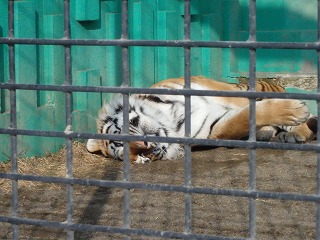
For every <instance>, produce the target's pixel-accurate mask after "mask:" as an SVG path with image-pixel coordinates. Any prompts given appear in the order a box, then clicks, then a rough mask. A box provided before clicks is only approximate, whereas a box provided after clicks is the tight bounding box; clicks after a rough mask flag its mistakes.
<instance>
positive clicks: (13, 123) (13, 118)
mask: <svg viewBox="0 0 320 240" xmlns="http://www.w3.org/2000/svg"><path fill="white" fill-rule="evenodd" d="M8 10H9V14H8V36H9V37H12V38H14V1H13V0H9V1H8ZM8 47H9V82H10V83H15V82H16V75H15V64H14V63H15V45H14V44H9V45H8ZM16 101H17V96H16V90H15V89H11V90H10V106H11V107H10V128H12V129H17V109H16V107H17V102H16ZM10 144H11V146H10V148H11V149H10V150H11V154H10V155H11V172H12V173H13V174H17V173H18V159H17V157H18V156H17V151H18V150H17V149H18V147H17V135H16V134H11V135H10ZM18 209H19V195H18V180H12V216H13V217H18ZM12 230H13V236H12V237H13V239H19V226H18V225H12Z"/></svg>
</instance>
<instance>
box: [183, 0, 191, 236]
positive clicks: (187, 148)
mask: <svg viewBox="0 0 320 240" xmlns="http://www.w3.org/2000/svg"><path fill="white" fill-rule="evenodd" d="M190 24H191V15H190V0H184V40H185V41H188V40H190ZM190 51H191V49H190V47H185V48H184V79H185V80H184V89H190V85H191V83H190V81H191V76H190V75H191V73H190V72H191V70H190V61H191V56H190ZM184 110H185V137H190V135H191V96H185V109H184ZM184 153H185V170H184V185H185V186H186V187H190V186H191V182H192V181H191V160H192V159H191V158H192V157H191V146H190V145H187V144H185V145H184ZM184 197H185V199H184V203H185V227H184V231H185V233H186V234H190V233H191V225H192V222H191V220H192V217H191V216H192V209H191V208H192V197H191V194H189V193H186V194H185V196H184Z"/></svg>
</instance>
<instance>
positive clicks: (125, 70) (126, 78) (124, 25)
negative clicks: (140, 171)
mask: <svg viewBox="0 0 320 240" xmlns="http://www.w3.org/2000/svg"><path fill="white" fill-rule="evenodd" d="M121 29H122V30H121V31H122V32H121V39H123V40H128V38H129V34H128V0H122V14H121ZM130 85H131V84H130V75H129V47H128V46H122V86H125V87H130ZM123 134H129V94H127V93H126V94H123ZM123 147H124V160H123V161H124V166H123V171H124V179H123V180H124V181H126V182H130V158H129V151H130V149H129V142H128V141H124V145H123ZM123 191H124V192H123V194H124V199H123V208H124V211H123V212H124V215H123V217H124V224H123V227H124V228H129V229H130V222H131V221H130V216H131V214H130V211H131V210H130V190H129V188H128V189H124V190H123ZM126 239H129V236H127V237H126Z"/></svg>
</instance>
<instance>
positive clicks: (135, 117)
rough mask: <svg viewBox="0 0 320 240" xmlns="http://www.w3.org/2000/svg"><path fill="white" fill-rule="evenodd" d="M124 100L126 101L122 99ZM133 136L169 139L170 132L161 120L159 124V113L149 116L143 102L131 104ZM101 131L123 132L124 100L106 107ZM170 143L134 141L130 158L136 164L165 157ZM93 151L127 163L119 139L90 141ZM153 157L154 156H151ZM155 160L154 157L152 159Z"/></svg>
mask: <svg viewBox="0 0 320 240" xmlns="http://www.w3.org/2000/svg"><path fill="white" fill-rule="evenodd" d="M118 99H120V100H122V98H118ZM129 108H130V109H129V134H131V135H140V136H167V135H168V133H167V130H166V129H165V128H164V127H163V126H162V125H161V123H160V122H159V121H155V117H156V114H153V113H152V112H151V113H150V112H149V113H146V111H145V109H144V106H142V105H141V104H139V102H138V103H137V102H134V103H132V102H130V107H129ZM97 126H98V132H99V133H101V134H107V135H110V134H112V135H113V134H122V133H123V107H122V104H121V102H120V101H118V100H114V101H112V102H111V103H108V104H105V105H104V106H103V108H102V109H101V110H100V113H99V119H98V120H97ZM167 145H168V144H166V143H154V142H143V141H134V142H130V159H131V160H132V161H147V160H148V159H149V158H148V157H146V156H147V155H148V156H149V157H150V156H151V155H152V154H155V153H157V154H158V155H159V156H162V155H163V154H164V153H165V150H166V146H167ZM87 149H88V150H89V152H101V153H102V154H103V155H105V156H108V157H112V158H114V159H118V160H123V152H124V150H123V149H124V147H123V142H121V141H115V140H96V139H89V141H88V142H87ZM150 154H151V155H150ZM151 158H154V156H152V157H151Z"/></svg>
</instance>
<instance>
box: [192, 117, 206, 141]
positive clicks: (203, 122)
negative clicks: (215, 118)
mask: <svg viewBox="0 0 320 240" xmlns="http://www.w3.org/2000/svg"><path fill="white" fill-rule="evenodd" d="M208 117H209V115H207V116H206V118H205V119H204V120H203V121H202V124H201V125H200V128H199V129H198V131H197V133H196V134H195V135H194V136H193V138H196V137H197V136H198V134H199V133H200V131H201V129H202V127H203V125H204V124H205V122H206V121H207V119H208Z"/></svg>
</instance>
